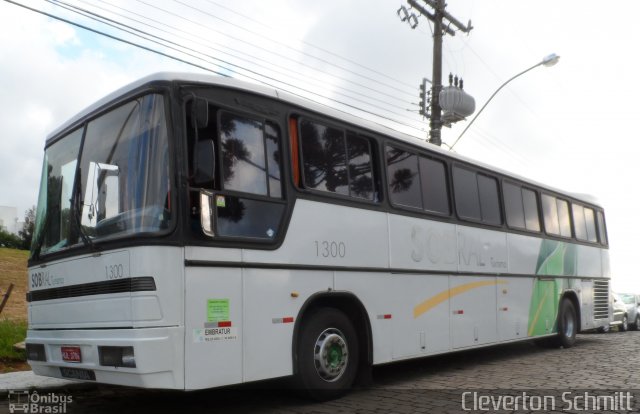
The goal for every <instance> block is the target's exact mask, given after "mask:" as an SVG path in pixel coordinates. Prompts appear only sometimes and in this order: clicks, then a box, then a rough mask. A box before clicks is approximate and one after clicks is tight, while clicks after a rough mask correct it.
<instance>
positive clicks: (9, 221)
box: [0, 206, 24, 236]
mask: <svg viewBox="0 0 640 414" xmlns="http://www.w3.org/2000/svg"><path fill="white" fill-rule="evenodd" d="M23 224H24V221H20V220H19V219H18V209H17V208H16V207H7V206H0V229H2V230H4V231H6V232H8V233H13V234H15V235H16V236H17V235H18V232H19V231H20V230H22V226H23Z"/></svg>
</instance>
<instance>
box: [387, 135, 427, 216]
mask: <svg viewBox="0 0 640 414" xmlns="http://www.w3.org/2000/svg"><path fill="white" fill-rule="evenodd" d="M386 153H387V180H388V181H389V197H390V198H391V202H392V203H394V204H397V205H402V206H407V207H416V208H422V196H421V194H420V176H419V175H418V156H417V155H415V154H411V153H409V152H406V151H403V150H400V149H397V148H392V147H387V151H386Z"/></svg>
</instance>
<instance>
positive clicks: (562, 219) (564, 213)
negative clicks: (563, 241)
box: [557, 199, 571, 237]
mask: <svg viewBox="0 0 640 414" xmlns="http://www.w3.org/2000/svg"><path fill="white" fill-rule="evenodd" d="M557 203H558V223H559V225H560V236H562V237H571V218H570V217H569V203H568V202H567V201H565V200H560V199H558V200H557Z"/></svg>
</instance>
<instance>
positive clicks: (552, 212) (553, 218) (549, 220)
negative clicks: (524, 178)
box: [542, 194, 560, 235]
mask: <svg viewBox="0 0 640 414" xmlns="http://www.w3.org/2000/svg"><path fill="white" fill-rule="evenodd" d="M542 214H543V215H544V228H545V230H546V231H547V233H549V234H556V235H558V234H560V226H559V224H558V207H557V205H556V198H555V197H552V196H550V195H547V194H543V195H542Z"/></svg>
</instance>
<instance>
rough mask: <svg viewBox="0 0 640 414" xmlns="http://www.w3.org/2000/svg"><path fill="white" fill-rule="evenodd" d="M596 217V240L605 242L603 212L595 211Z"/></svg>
mask: <svg viewBox="0 0 640 414" xmlns="http://www.w3.org/2000/svg"><path fill="white" fill-rule="evenodd" d="M596 217H597V219H598V240H599V241H600V243H602V244H605V245H606V244H607V230H606V228H605V223H604V214H602V212H601V211H598V212H597V213H596Z"/></svg>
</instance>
